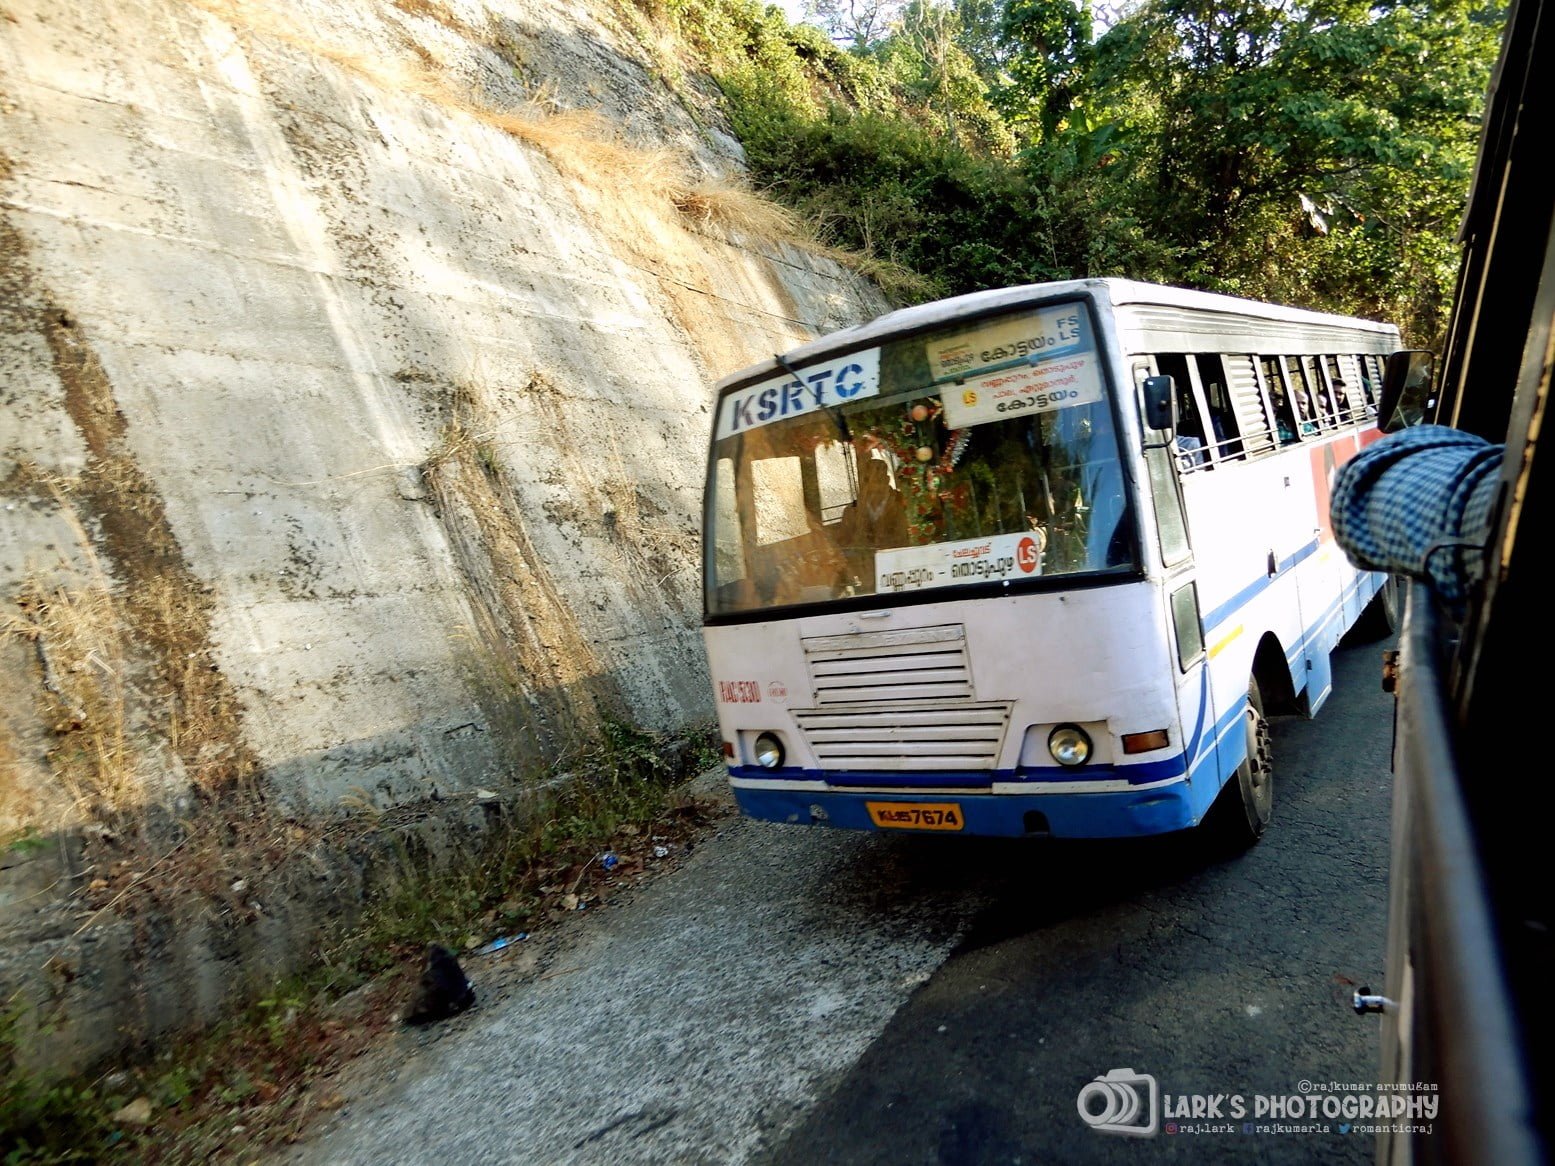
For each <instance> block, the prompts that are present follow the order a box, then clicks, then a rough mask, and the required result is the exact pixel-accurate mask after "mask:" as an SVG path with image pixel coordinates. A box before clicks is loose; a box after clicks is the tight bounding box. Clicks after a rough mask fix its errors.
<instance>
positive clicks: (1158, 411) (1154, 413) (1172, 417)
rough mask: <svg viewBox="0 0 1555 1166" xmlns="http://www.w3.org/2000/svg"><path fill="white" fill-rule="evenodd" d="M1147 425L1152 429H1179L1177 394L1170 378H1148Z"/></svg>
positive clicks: (1146, 390) (1145, 389) (1146, 385)
mask: <svg viewBox="0 0 1555 1166" xmlns="http://www.w3.org/2000/svg"><path fill="white" fill-rule="evenodd" d="M1142 387H1143V388H1144V392H1145V424H1146V425H1148V426H1149V427H1150V428H1151V429H1170V430H1175V429H1176V428H1177V392H1176V388H1175V386H1174V385H1173V384H1172V378H1171V377H1169V376H1153V377H1146V378H1145V382H1144V385H1143V386H1142Z"/></svg>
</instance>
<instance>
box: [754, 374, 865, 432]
mask: <svg viewBox="0 0 1555 1166" xmlns="http://www.w3.org/2000/svg"><path fill="white" fill-rule="evenodd" d="M772 359H773V360H775V361H777V363H778V367H779V368H781V369H782V370H783V371H784V372H786V373H787V374H788V375H789V376H791V377H793V378H794V380H796V381H797V382H799V387H800V388H803V387H804V385H805V379H804V377H802V376H800V375H799V370H798V369H797V368H795V367H794V366H793V365H791V364H789V363H788V361H786V360H784V359H783V358H782V357H781V356H779V355H778V354H777V353H775V352H774V353H773V354H772ZM810 391H811V392H812V393H813V394H814V395H815V403H816V405H818V406H819V407H820V408H822V409H825V410H826V415H827V416H828V417H830V418H831V419H832V424H834V425H835V426H836V427H837V436H838V437H840V438H842V440H843V441H844V442H845V443H847V444H848V445H852V444H853V434H852V433H850V432H849V431H848V419H847V418H846V417H844V416H843V415H842V410H841V409H839V408H837V406H835V405H828V404H827V403H826V402H825V401H823V400H821V389H820V386H819V385H817V386H816V387H815V388H813V389H811V390H810Z"/></svg>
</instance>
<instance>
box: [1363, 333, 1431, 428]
mask: <svg viewBox="0 0 1555 1166" xmlns="http://www.w3.org/2000/svg"><path fill="white" fill-rule="evenodd" d="M1434 360H1435V357H1433V356H1432V354H1431V353H1429V352H1425V351H1423V350H1420V349H1407V350H1405V351H1403V352H1395V353H1394V354H1393V355H1392V356H1390V357H1388V366H1387V368H1386V369H1384V370H1383V373H1382V396H1381V397H1380V398H1379V399H1378V401H1377V428H1378V429H1380V430H1382V432H1384V433H1397V432H1398V431H1399V430H1400V429H1408V428H1409V427H1410V426H1411V425H1419V424H1420V423H1421V422H1422V421H1424V420H1426V419H1427V418H1428V417H1430V416H1431V415H1432V413H1433V412H1434V411H1435V409H1436V391H1435V389H1434V388H1433V387H1432V385H1431V368H1432V364H1433V362H1434Z"/></svg>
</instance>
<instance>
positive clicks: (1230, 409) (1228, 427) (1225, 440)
mask: <svg viewBox="0 0 1555 1166" xmlns="http://www.w3.org/2000/svg"><path fill="white" fill-rule="evenodd" d="M1195 359H1196V360H1197V362H1198V366H1199V383H1200V384H1201V385H1203V386H1204V403H1205V405H1206V406H1207V407H1208V408H1209V427H1210V432H1211V433H1213V434H1214V435H1215V440H1214V443H1213V444H1214V447H1215V450H1216V456H1217V457H1218V458H1222V459H1224V458H1231V457H1241V456H1242V443H1241V442H1240V441H1239V440H1237V439H1238V438H1239V437H1240V436H1241V434H1240V433H1239V432H1238V430H1237V424H1236V406H1235V405H1234V404H1233V403H1232V400H1231V394H1230V393H1229V392H1227V391H1226V371H1225V365H1224V363H1223V362H1222V360H1221V358H1220V357H1219V356H1212V355H1211V356H1207V355H1202V354H1201V355H1200V356H1198V357H1196V358H1195Z"/></svg>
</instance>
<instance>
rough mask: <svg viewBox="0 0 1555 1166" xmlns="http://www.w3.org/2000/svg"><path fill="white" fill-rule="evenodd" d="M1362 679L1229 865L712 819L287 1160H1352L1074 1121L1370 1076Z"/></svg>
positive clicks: (1370, 860) (1300, 741)
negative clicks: (1115, 1081) (1138, 1092)
mask: <svg viewBox="0 0 1555 1166" xmlns="http://www.w3.org/2000/svg"><path fill="white" fill-rule="evenodd" d="M1378 659H1379V649H1378V647H1377V646H1376V645H1371V646H1366V647H1359V648H1353V649H1346V650H1342V651H1341V652H1339V653H1338V654H1337V655H1336V656H1335V660H1334V665H1335V693H1334V696H1333V697H1332V698H1331V699H1330V701H1329V703H1328V705H1327V706H1326V707H1325V708H1324V709H1323V711H1322V713H1321V714H1320V715H1319V716H1318V718H1317V719H1316V720H1315V721H1302V720H1299V719H1288V718H1286V719H1277V720H1276V721H1275V723H1274V736H1275V749H1276V754H1275V756H1276V780H1277V783H1278V784H1277V789H1276V802H1275V819H1274V823H1273V825H1272V826H1271V828H1270V831H1269V833H1268V835H1267V836H1266V837H1265V838H1264V840H1263V841H1262V842H1260V843H1259V845H1258V846H1256V847H1255V848H1254V849H1253V850H1252V851H1250V852H1249V853H1247V854H1245V855H1243V856H1241V857H1239V858H1236V859H1234V860H1211V859H1206V858H1205V857H1204V856H1203V854H1202V853H1201V851H1200V850H1199V849H1198V848H1197V847H1195V846H1194V845H1193V840H1192V839H1176V838H1166V839H1153V840H1145V841H1141V842H1132V843H1127V844H1124V843H1107V844H1095V843H1087V844H1079V843H1068V844H1052V843H1048V844H1042V843H1031V842H1019V843H1015V842H1010V843H996V842H989V841H977V840H969V839H950V840H947V839H943V838H920V837H898V836H890V837H882V836H878V835H866V834H853V833H848V832H843V831H835V830H827V829H822V828H809V827H806V828H796V827H778V826H771V825H768V824H764V823H756V822H748V821H743V820H731V821H729V822H728V823H727V824H726V825H724V826H723V827H722V828H720V829H719V831H718V832H717V833H716V834H715V835H714V836H713V837H712V838H710V839H709V840H707V841H706V842H704V843H703V844H702V845H701V846H700V847H698V849H697V850H696V852H695V853H694V854H693V855H691V856H689V857H688V858H687V859H686V861H685V863H684V864H683V865H682V866H681V867H680V868H679V869H677V870H675V871H674V872H672V873H670V874H667V875H665V876H664V877H662V878H660V879H659V880H657V881H655V882H654V883H652V884H650V885H648V886H647V887H645V888H643V889H642V890H641V891H640V892H638V893H637V894H636V896H635V897H634V898H633V899H632V900H631V901H629V902H626V903H624V904H622V905H620V906H617V907H613V908H611V909H608V910H604V911H601V912H599V913H598V914H597V916H595V917H593V918H590V919H588V920H587V921H584V923H583V925H582V926H580V927H578V928H576V929H574V930H573V931H572V932H571V933H570V934H569V935H568V936H566V937H563V939H561V940H560V941H559V942H557V943H555V944H552V945H551V946H550V947H548V948H547V949H545V950H543V951H540V950H536V951H533V952H526V953H523V954H522V956H520V957H519V958H520V959H521V960H523V961H524V962H523V963H522V964H521V965H519V964H516V965H514V966H513V967H511V968H509V969H507V973H506V976H505V978H504V977H503V976H499V975H497V973H496V969H495V967H494V965H481V964H474V965H472V966H471V968H470V971H471V973H472V978H473V979H474V980H475V982H476V984H477V988H478V989H481V988H483V987H485V988H486V991H484V992H483V995H482V1000H481V1003H480V1004H479V1005H478V1007H477V1008H476V1009H475V1010H474V1011H473V1012H472V1013H470V1014H467V1015H466V1016H464V1017H460V1018H458V1019H457V1020H455V1021H453V1022H450V1023H449V1024H448V1025H446V1026H443V1028H442V1030H441V1031H440V1032H439V1033H437V1034H436V1035H435V1036H434V1037H430V1038H428V1037H418V1038H416V1039H418V1040H422V1041H423V1042H424V1044H423V1045H422V1046H419V1047H418V1049H417V1050H416V1053H415V1055H414V1056H413V1057H412V1058H411V1059H410V1060H409V1062H408V1063H406V1064H405V1065H404V1067H403V1068H402V1069H401V1070H398V1071H397V1075H396V1079H394V1080H392V1081H383V1082H378V1083H374V1084H372V1085H371V1087H367V1088H359V1089H358V1090H357V1091H356V1092H355V1093H354V1094H352V1096H351V1098H350V1100H349V1102H348V1104H347V1105H346V1106H345V1107H344V1109H342V1110H341V1112H340V1113H338V1114H337V1115H335V1116H334V1117H333V1118H332V1119H331V1121H330V1124H329V1125H328V1126H327V1127H326V1128H323V1129H321V1130H319V1131H317V1132H316V1133H315V1135H314V1137H313V1138H312V1139H311V1140H310V1141H309V1142H308V1143H306V1144H305V1145H304V1146H302V1147H300V1148H299V1149H298V1151H297V1152H296V1153H295V1154H294V1155H293V1156H292V1159H293V1160H294V1161H299V1162H306V1163H322V1162H353V1163H354V1162H372V1163H390V1162H407V1163H409V1162H415V1163H420V1162H440V1163H476V1162H509V1163H544V1164H551V1163H590V1164H592V1163H612V1164H619V1163H638V1162H641V1163H736V1162H761V1163H771V1164H787V1163H794V1164H799V1163H820V1162H841V1163H891V1164H893V1166H894V1164H898V1163H903V1164H908V1163H934V1164H960V1163H978V1164H982V1163H1036V1162H1092V1161H1101V1162H1106V1161H1112V1160H1121V1159H1124V1158H1127V1159H1128V1160H1130V1161H1155V1160H1168V1161H1195V1162H1197V1161H1245V1160H1253V1159H1256V1160H1258V1161H1260V1162H1268V1161H1274V1162H1280V1161H1289V1162H1298V1161H1299V1162H1313V1161H1333V1162H1356V1163H1360V1162H1364V1161H1367V1160H1368V1159H1369V1157H1370V1155H1371V1152H1372V1142H1371V1139H1370V1138H1369V1137H1366V1136H1362V1135H1358V1134H1357V1135H1355V1136H1349V1135H1346V1134H1343V1133H1341V1132H1339V1123H1337V1122H1331V1123H1329V1126H1330V1129H1329V1132H1327V1133H1310V1132H1308V1133H1291V1132H1254V1133H1252V1134H1247V1133H1244V1132H1243V1130H1242V1121H1241V1120H1237V1121H1236V1122H1235V1123H1234V1132H1232V1133H1218V1132H1217V1133H1210V1132H1189V1131H1188V1130H1187V1129H1186V1127H1187V1126H1190V1125H1202V1124H1210V1123H1211V1122H1212V1121H1213V1119H1209V1118H1205V1119H1200V1120H1199V1121H1197V1122H1194V1121H1190V1120H1188V1119H1184V1120H1182V1121H1181V1122H1179V1123H1177V1127H1178V1128H1177V1132H1175V1133H1173V1132H1169V1131H1170V1130H1171V1128H1172V1127H1171V1126H1169V1125H1168V1124H1167V1121H1168V1119H1167V1118H1166V1117H1164V1116H1163V1118H1162V1120H1161V1132H1160V1133H1159V1134H1157V1135H1156V1136H1155V1137H1152V1138H1138V1137H1122V1136H1109V1135H1107V1134H1104V1133H1100V1132H1098V1131H1096V1130H1093V1129H1091V1128H1089V1127H1088V1126H1087V1125H1086V1124H1085V1123H1084V1122H1083V1121H1082V1120H1081V1118H1080V1116H1079V1114H1078V1112H1077V1109H1076V1098H1077V1096H1078V1094H1079V1091H1080V1090H1081V1089H1082V1088H1083V1087H1084V1086H1086V1085H1087V1083H1088V1082H1090V1081H1091V1080H1092V1079H1093V1078H1094V1077H1096V1076H1098V1075H1101V1074H1104V1073H1106V1072H1108V1071H1110V1070H1113V1069H1121V1068H1129V1069H1133V1070H1136V1071H1137V1072H1138V1073H1140V1074H1149V1075H1151V1076H1153V1077H1154V1078H1156V1080H1157V1083H1158V1090H1159V1093H1160V1094H1161V1095H1163V1096H1164V1095H1171V1096H1173V1097H1174V1098H1175V1097H1179V1096H1181V1095H1190V1094H1204V1095H1216V1094H1219V1095H1223V1096H1225V1097H1227V1098H1228V1099H1229V1095H1233V1094H1239V1095H1242V1097H1243V1098H1244V1104H1245V1106H1246V1108H1247V1110H1248V1116H1247V1119H1246V1120H1249V1121H1250V1120H1253V1116H1254V1107H1255V1105H1256V1098H1257V1097H1258V1096H1259V1095H1263V1096H1266V1097H1284V1096H1298V1095H1301V1094H1300V1092H1299V1090H1300V1083H1301V1082H1302V1081H1315V1082H1319V1083H1324V1084H1326V1083H1329V1082H1339V1083H1359V1082H1366V1081H1370V1080H1372V1079H1373V1078H1374V1075H1375V1073H1374V1066H1375V1063H1376V1058H1377V1021H1376V1019H1375V1018H1372V1017H1367V1018H1359V1017H1356V1016H1355V1015H1354V1014H1353V1013H1352V1012H1350V1011H1349V1009H1348V1000H1349V995H1350V991H1351V989H1352V987H1353V985H1354V984H1355V983H1357V982H1362V981H1365V982H1370V983H1371V984H1373V985H1380V984H1381V982H1382V960H1383V947H1384V927H1385V922H1386V872H1387V847H1388V814H1389V805H1390V788H1391V779H1390V775H1389V772H1388V760H1389V758H1388V748H1389V744H1388V743H1389V734H1390V726H1391V717H1392V698H1391V697H1388V696H1386V695H1384V694H1383V693H1382V692H1381V691H1380V689H1379V687H1378V676H1379V665H1378ZM499 958H501V957H499ZM483 978H484V982H483ZM494 982H501V984H502V986H501V988H500V990H493V989H492V988H491V987H489V986H488V985H490V984H492V983H494ZM1147 1094H1148V1091H1147V1090H1146V1091H1145V1095H1147ZM1222 1106H1223V1112H1229V1110H1230V1103H1229V1100H1226V1101H1224V1102H1222ZM1223 1120H1230V1119H1229V1118H1227V1119H1223ZM1258 1120H1259V1122H1260V1123H1262V1124H1263V1125H1264V1126H1267V1125H1268V1124H1269V1123H1270V1121H1271V1120H1272V1116H1265V1117H1262V1118H1259V1119H1258ZM1215 1124H1219V1123H1215ZM1286 1124H1288V1125H1302V1124H1305V1123H1301V1122H1295V1121H1290V1122H1287V1123H1286Z"/></svg>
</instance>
